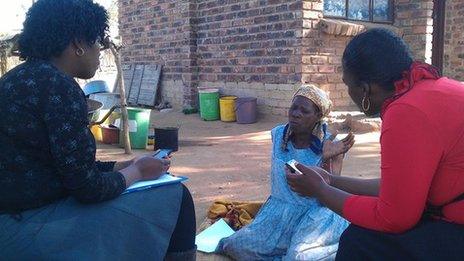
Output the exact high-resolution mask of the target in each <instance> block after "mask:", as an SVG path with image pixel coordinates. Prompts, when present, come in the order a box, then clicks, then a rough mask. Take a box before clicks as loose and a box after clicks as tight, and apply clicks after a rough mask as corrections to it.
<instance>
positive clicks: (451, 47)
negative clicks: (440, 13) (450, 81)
mask: <svg viewBox="0 0 464 261" xmlns="http://www.w3.org/2000/svg"><path fill="white" fill-rule="evenodd" d="M445 17H446V20H445V47H444V50H445V53H444V62H443V72H444V75H446V76H449V77H451V78H454V79H456V80H459V81H464V1H462V0H448V1H447V2H446V15H445Z"/></svg>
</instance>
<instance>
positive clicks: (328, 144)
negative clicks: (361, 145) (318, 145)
mask: <svg viewBox="0 0 464 261" xmlns="http://www.w3.org/2000/svg"><path fill="white" fill-rule="evenodd" d="M335 136H336V135H334V136H333V138H331V139H328V140H325V141H324V144H323V146H322V157H323V159H324V160H327V159H331V158H333V157H335V156H337V155H340V154H345V153H346V152H348V150H350V149H351V147H353V144H354V134H353V133H352V132H350V133H348V135H347V136H346V137H345V138H344V139H342V140H337V141H334V140H333V139H334V138H335Z"/></svg>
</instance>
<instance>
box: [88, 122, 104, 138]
mask: <svg viewBox="0 0 464 261" xmlns="http://www.w3.org/2000/svg"><path fill="white" fill-rule="evenodd" d="M90 131H91V132H92V134H93V137H94V138H95V140H96V141H102V139H103V136H102V130H101V128H100V125H93V126H92V127H90Z"/></svg>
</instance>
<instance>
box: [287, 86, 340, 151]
mask: <svg viewBox="0 0 464 261" xmlns="http://www.w3.org/2000/svg"><path fill="white" fill-rule="evenodd" d="M297 96H302V97H306V98H308V99H309V100H310V101H312V102H313V103H314V104H315V105H316V106H317V107H318V108H319V110H320V112H321V114H322V117H321V119H320V121H319V122H317V123H316V125H315V126H314V129H313V133H312V137H311V139H312V142H311V149H312V150H313V151H314V153H316V154H321V153H322V143H323V141H324V136H325V134H326V131H327V124H325V122H324V120H325V118H326V117H327V116H329V113H330V110H331V108H332V101H330V99H329V95H328V94H327V93H326V92H324V91H323V90H321V89H319V88H318V87H316V86H315V85H312V84H304V85H302V86H301V87H300V88H299V89H298V90H297V91H296V92H295V94H294V95H293V99H295V97H297ZM291 135H292V131H291V130H290V128H289V126H288V124H287V126H285V133H284V140H283V143H282V149H283V150H285V151H286V150H287V144H288V141H289V139H290V136H291Z"/></svg>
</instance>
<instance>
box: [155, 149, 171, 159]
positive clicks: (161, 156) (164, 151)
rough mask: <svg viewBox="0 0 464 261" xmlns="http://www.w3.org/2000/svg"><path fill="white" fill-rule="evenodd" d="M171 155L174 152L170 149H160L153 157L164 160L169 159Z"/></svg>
mask: <svg viewBox="0 0 464 261" xmlns="http://www.w3.org/2000/svg"><path fill="white" fill-rule="evenodd" d="M171 153H172V150H170V149H159V150H157V151H156V152H155V154H153V157H155V158H156V159H164V158H166V157H169V155H171Z"/></svg>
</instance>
